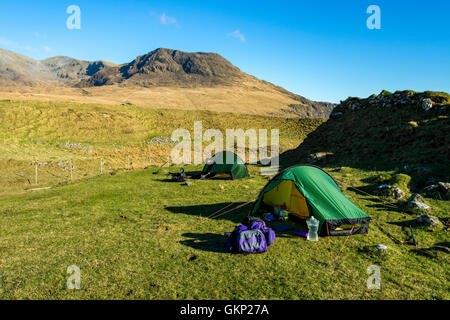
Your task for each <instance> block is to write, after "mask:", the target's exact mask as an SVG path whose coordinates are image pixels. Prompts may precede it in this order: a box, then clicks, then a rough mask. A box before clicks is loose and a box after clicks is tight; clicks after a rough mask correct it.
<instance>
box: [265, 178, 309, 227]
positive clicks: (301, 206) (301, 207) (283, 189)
mask: <svg viewBox="0 0 450 320" xmlns="http://www.w3.org/2000/svg"><path fill="white" fill-rule="evenodd" d="M263 202H264V203H265V204H267V205H269V206H280V207H282V208H286V210H287V211H288V212H289V213H291V214H293V215H295V216H297V217H299V218H302V219H305V218H308V217H309V209H308V205H307V203H306V199H305V197H303V195H302V194H301V193H300V192H299V191H298V190H297V187H296V186H295V184H294V183H292V181H290V180H284V181H283V182H281V183H280V184H279V185H278V186H276V187H275V188H274V189H272V190H270V191H269V192H267V193H266V194H264V198H263Z"/></svg>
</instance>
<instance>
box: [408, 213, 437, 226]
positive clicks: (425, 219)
mask: <svg viewBox="0 0 450 320" xmlns="http://www.w3.org/2000/svg"><path fill="white" fill-rule="evenodd" d="M414 223H416V224H418V225H422V226H426V227H436V226H439V225H440V224H441V222H440V221H439V219H438V218H437V217H435V216H432V215H429V214H423V215H421V216H420V217H418V218H417V219H415V220H414Z"/></svg>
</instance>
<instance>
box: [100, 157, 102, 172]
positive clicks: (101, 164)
mask: <svg viewBox="0 0 450 320" xmlns="http://www.w3.org/2000/svg"><path fill="white" fill-rule="evenodd" d="M100 174H103V158H101V159H100Z"/></svg>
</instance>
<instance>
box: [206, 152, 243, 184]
mask: <svg viewBox="0 0 450 320" xmlns="http://www.w3.org/2000/svg"><path fill="white" fill-rule="evenodd" d="M217 174H229V175H230V176H231V179H242V178H248V177H250V175H249V174H248V170H247V166H246V165H245V163H244V161H242V159H241V158H240V157H239V156H238V155H236V154H235V153H233V152H231V151H222V152H218V153H216V154H215V155H214V156H213V157H212V158H210V159H208V160H207V161H206V165H205V166H204V167H203V171H202V173H201V176H202V177H207V178H211V177H213V176H215V175H217Z"/></svg>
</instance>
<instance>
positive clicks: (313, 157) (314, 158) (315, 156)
mask: <svg viewBox="0 0 450 320" xmlns="http://www.w3.org/2000/svg"><path fill="white" fill-rule="evenodd" d="M332 155H333V153H331V152H316V153H311V154H310V155H309V156H308V161H309V162H310V163H316V162H318V161H321V160H324V159H326V158H328V157H329V156H332Z"/></svg>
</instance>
